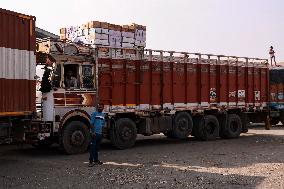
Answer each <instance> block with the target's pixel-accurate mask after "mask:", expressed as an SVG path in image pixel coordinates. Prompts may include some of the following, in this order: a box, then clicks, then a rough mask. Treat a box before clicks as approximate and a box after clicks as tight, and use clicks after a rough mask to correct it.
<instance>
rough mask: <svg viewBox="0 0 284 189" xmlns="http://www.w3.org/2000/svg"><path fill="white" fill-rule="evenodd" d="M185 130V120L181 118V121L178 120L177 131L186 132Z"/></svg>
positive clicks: (186, 126)
mask: <svg viewBox="0 0 284 189" xmlns="http://www.w3.org/2000/svg"><path fill="white" fill-rule="evenodd" d="M187 128H188V122H187V119H185V118H183V119H181V120H179V122H178V129H179V130H180V131H186V130H187Z"/></svg>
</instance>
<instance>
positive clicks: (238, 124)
mask: <svg viewBox="0 0 284 189" xmlns="http://www.w3.org/2000/svg"><path fill="white" fill-rule="evenodd" d="M221 129H222V130H221V134H220V136H221V137H222V138H225V139H231V138H238V137H239V136H240V134H241V132H242V120H241V118H240V116H238V115H237V114H229V115H228V118H227V124H226V125H225V126H224V127H222V128H221Z"/></svg>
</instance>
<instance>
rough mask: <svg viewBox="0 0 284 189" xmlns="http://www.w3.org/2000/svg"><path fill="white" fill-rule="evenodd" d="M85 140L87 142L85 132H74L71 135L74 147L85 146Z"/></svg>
mask: <svg viewBox="0 0 284 189" xmlns="http://www.w3.org/2000/svg"><path fill="white" fill-rule="evenodd" d="M84 140H85V136H84V134H83V132H82V131H80V130H77V131H74V132H73V133H72V135H71V144H72V145H74V146H81V145H83V143H84Z"/></svg>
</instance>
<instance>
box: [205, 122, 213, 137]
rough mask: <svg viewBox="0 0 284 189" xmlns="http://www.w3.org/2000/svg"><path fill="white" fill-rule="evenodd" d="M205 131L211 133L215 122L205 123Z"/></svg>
mask: <svg viewBox="0 0 284 189" xmlns="http://www.w3.org/2000/svg"><path fill="white" fill-rule="evenodd" d="M206 131H207V133H210V134H213V133H214V131H215V124H214V123H212V122H210V123H208V124H207V125H206Z"/></svg>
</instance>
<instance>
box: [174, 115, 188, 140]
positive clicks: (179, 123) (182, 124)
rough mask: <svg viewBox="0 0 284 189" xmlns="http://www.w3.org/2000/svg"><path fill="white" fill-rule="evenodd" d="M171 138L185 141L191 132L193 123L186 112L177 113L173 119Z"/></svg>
mask: <svg viewBox="0 0 284 189" xmlns="http://www.w3.org/2000/svg"><path fill="white" fill-rule="evenodd" d="M173 127H174V128H173V131H172V136H173V137H174V138H177V139H186V138H187V137H188V136H189V134H190V133H191V131H192V128H193V122H192V118H191V115H190V114H189V113H187V112H180V113H177V114H176V115H175V117H174V126H173Z"/></svg>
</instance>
